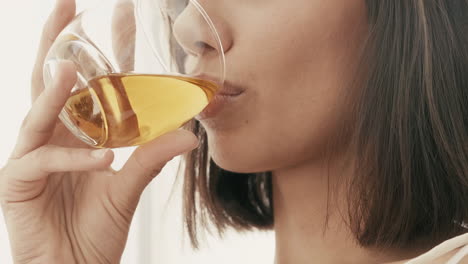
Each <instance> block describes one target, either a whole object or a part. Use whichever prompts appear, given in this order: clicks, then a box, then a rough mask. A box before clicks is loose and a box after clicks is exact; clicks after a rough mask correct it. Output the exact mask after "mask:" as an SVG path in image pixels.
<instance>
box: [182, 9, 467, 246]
mask: <svg viewBox="0 0 468 264" xmlns="http://www.w3.org/2000/svg"><path fill="white" fill-rule="evenodd" d="M366 4H367V11H368V30H369V31H368V39H367V40H366V42H365V43H363V51H364V52H363V55H362V60H361V64H360V65H361V66H360V67H359V70H360V71H362V74H361V75H359V76H365V77H364V79H363V80H361V81H360V82H359V87H358V89H355V91H356V92H355V95H354V96H353V98H354V100H350V101H349V103H350V105H349V109H351V110H352V118H351V119H352V120H349V122H347V124H349V126H348V127H347V130H348V132H349V131H350V132H351V135H352V137H350V142H347V144H349V146H354V147H355V148H354V149H355V151H356V157H358V158H359V160H358V164H357V167H356V171H355V174H353V175H354V177H353V179H352V180H351V181H350V182H349V184H347V187H348V193H349V195H348V196H349V219H350V223H349V225H350V228H351V230H352V231H353V233H354V234H355V237H356V239H357V241H359V243H360V244H361V245H363V246H385V247H406V246H410V245H412V244H413V243H415V242H417V241H441V240H444V239H448V238H450V237H451V236H453V235H456V234H458V233H460V232H462V231H461V230H462V225H463V223H466V221H467V220H468V1H467V0H366ZM185 128H187V129H190V130H191V131H193V132H194V133H196V134H197V135H198V136H199V139H200V141H201V146H200V147H199V148H198V149H196V150H194V151H192V152H191V153H188V154H186V155H185V156H184V159H183V161H184V162H183V168H185V173H184V185H183V188H184V214H185V218H186V221H185V223H186V229H187V231H188V234H189V236H190V238H191V241H192V244H193V246H194V247H198V245H199V240H198V238H197V237H198V235H199V233H200V232H199V231H200V228H202V229H204V228H207V226H208V225H207V224H208V222H211V223H213V224H214V226H215V227H216V229H217V231H219V233H220V234H222V233H223V231H224V230H225V229H226V228H227V227H234V228H236V229H237V230H250V229H269V228H272V226H273V223H274V219H273V201H272V176H271V172H264V173H252V174H239V173H234V172H230V171H226V170H223V169H222V168H220V167H218V166H217V165H216V164H215V163H214V162H213V161H212V159H211V158H210V157H209V155H208V149H207V148H208V147H207V136H206V133H205V131H204V129H203V127H202V126H201V125H200V123H199V122H198V121H196V120H193V121H191V122H190V123H188V124H187V125H186V126H185ZM337 133H347V132H346V131H338V132H337ZM341 143H342V142H340V144H341ZM337 144H338V141H337V142H335V144H331V145H330V148H333V146H337ZM332 152H333V149H332V150H331V151H330V153H332ZM465 232H466V231H465Z"/></svg>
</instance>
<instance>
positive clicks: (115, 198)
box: [0, 0, 198, 264]
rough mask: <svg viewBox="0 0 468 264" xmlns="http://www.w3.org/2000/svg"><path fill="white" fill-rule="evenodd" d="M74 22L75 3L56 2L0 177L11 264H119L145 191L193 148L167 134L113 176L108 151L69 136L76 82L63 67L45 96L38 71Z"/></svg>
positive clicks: (184, 134) (191, 140)
mask: <svg viewBox="0 0 468 264" xmlns="http://www.w3.org/2000/svg"><path fill="white" fill-rule="evenodd" d="M74 14H75V2H74V0H58V2H57V6H56V8H55V10H54V11H53V13H52V14H51V16H50V18H49V20H48V22H47V24H46V26H45V29H44V33H43V36H42V40H41V47H40V50H39V54H38V57H37V62H36V66H35V70H34V73H33V78H32V80H33V81H32V101H33V105H32V107H31V110H30V111H29V113H28V114H27V116H26V118H25V119H24V122H23V124H22V127H21V129H20V132H19V135H18V139H17V144H16V146H15V148H14V150H13V152H12V154H11V156H10V159H9V160H8V162H7V164H6V165H5V167H3V168H2V169H1V170H0V201H1V205H2V209H3V213H4V217H5V222H6V225H7V229H8V232H9V237H10V241H11V247H12V255H13V259H14V261H15V263H93V264H94V263H96V264H99V263H119V261H120V258H121V255H122V252H123V250H124V247H125V243H126V240H127V235H128V231H129V226H130V223H131V220H132V217H133V215H134V212H135V209H136V207H137V204H138V201H139V198H140V195H141V193H142V192H143V190H144V188H145V187H146V186H147V185H148V184H149V182H150V181H151V180H152V179H153V178H154V176H155V175H157V174H158V173H159V172H160V171H161V169H162V168H163V166H164V165H165V164H166V163H167V162H168V161H169V160H171V159H172V158H173V157H175V156H177V155H179V154H182V153H184V152H187V151H190V150H192V149H194V148H195V147H196V146H197V145H198V140H197V138H196V137H195V135H193V134H192V133H190V132H188V131H185V130H177V131H173V132H170V133H167V134H165V135H163V136H161V137H159V138H157V139H155V140H153V141H151V142H149V143H147V144H146V145H144V146H140V147H139V148H137V149H136V150H135V151H134V153H133V154H132V155H131V157H130V158H129V160H128V161H127V162H126V164H125V165H124V166H123V168H122V169H121V170H120V171H114V170H112V169H111V168H110V164H111V162H112V160H113V152H112V151H111V150H107V149H103V150H95V149H91V148H90V147H88V146H87V145H85V144H84V143H82V142H81V141H79V140H77V139H76V138H75V137H74V136H73V135H71V133H70V132H69V131H68V130H67V129H66V128H65V127H64V126H63V124H62V123H61V122H59V121H58V118H57V116H58V114H59V112H60V111H61V109H62V107H63V106H64V104H65V102H66V100H67V98H68V96H69V94H70V90H71V88H72V87H73V85H74V83H75V81H76V72H75V68H74V66H73V63H70V62H63V63H61V64H60V65H59V67H58V70H57V73H56V74H55V79H54V82H53V86H52V87H50V88H49V89H46V90H44V87H43V85H42V83H43V81H42V65H43V62H44V58H45V55H46V54H47V51H48V49H49V48H50V46H51V44H52V42H53V40H54V39H55V38H56V36H57V35H58V33H59V32H60V31H61V30H62V29H63V27H65V26H66V25H67V24H68V23H69V22H70V21H71V20H72V18H73V17H74ZM117 17H118V16H117ZM116 21H117V20H116ZM126 63H128V61H126Z"/></svg>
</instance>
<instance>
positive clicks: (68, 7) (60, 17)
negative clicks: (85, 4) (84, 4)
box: [31, 0, 76, 102]
mask: <svg viewBox="0 0 468 264" xmlns="http://www.w3.org/2000/svg"><path fill="white" fill-rule="evenodd" d="M75 11H76V5H75V0H57V2H56V5H55V9H54V10H53V11H52V13H51V14H50V16H49V18H48V19H47V22H46V24H45V25H44V28H43V32H42V37H41V41H40V44H39V49H38V53H37V58H36V64H35V66H34V70H33V74H32V79H31V82H32V83H31V97H32V98H31V99H32V101H33V102H34V101H35V100H36V98H37V97H38V96H39V94H40V93H41V91H42V90H43V89H44V84H43V82H44V80H43V77H42V69H43V64H44V59H45V57H46V56H47V52H48V51H49V49H50V46H52V43H53V42H54V41H55V39H56V38H57V35H58V34H59V33H60V32H61V31H62V29H63V28H64V27H65V26H66V25H68V23H70V21H71V20H72V19H73V17H74V16H75Z"/></svg>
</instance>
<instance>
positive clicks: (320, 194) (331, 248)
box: [272, 162, 419, 264]
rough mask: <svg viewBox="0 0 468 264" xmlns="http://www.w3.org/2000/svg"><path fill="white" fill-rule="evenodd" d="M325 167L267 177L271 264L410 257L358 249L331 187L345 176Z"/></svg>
mask: <svg viewBox="0 0 468 264" xmlns="http://www.w3.org/2000/svg"><path fill="white" fill-rule="evenodd" d="M330 164H337V163H336V162H330ZM325 165H326V164H322V165H320V164H319V162H317V163H312V162H311V163H306V164H303V165H301V166H296V167H291V168H287V169H282V170H277V171H274V172H273V173H272V174H273V204H274V219H275V234H276V256H275V259H276V264H285V263H324V264H326V263H361V264H363V263H385V262H393V261H397V260H402V259H406V258H409V257H413V256H416V255H414V254H415V252H414V251H413V252H412V253H409V252H404V251H397V250H395V251H392V252H388V251H386V252H384V251H381V250H375V249H369V248H363V247H361V246H359V245H358V243H357V242H356V240H355V239H354V235H353V234H352V232H351V230H350V229H349V227H348V226H347V224H346V222H347V221H346V219H347V218H346V217H347V215H348V212H347V205H346V203H345V202H344V201H345V199H346V192H345V191H344V189H343V190H342V191H338V190H337V189H334V187H333V186H335V185H336V182H337V180H340V179H339V177H338V176H340V175H346V172H347V171H348V172H349V171H350V170H340V169H339V168H337V167H330V168H327V166H325ZM327 174H328V175H329V177H327ZM340 177H341V180H343V177H342V176H340ZM335 194H336V195H335ZM417 253H418V254H419V252H417Z"/></svg>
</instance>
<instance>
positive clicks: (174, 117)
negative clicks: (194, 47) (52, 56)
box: [64, 74, 217, 148]
mask: <svg viewBox="0 0 468 264" xmlns="http://www.w3.org/2000/svg"><path fill="white" fill-rule="evenodd" d="M216 90H217V86H216V84H214V83H212V82H210V81H206V80H201V79H195V78H188V77H181V76H171V75H143V74H111V75H105V76H100V77H97V78H94V79H92V80H91V81H89V82H88V87H87V88H86V89H82V90H79V91H76V92H74V93H72V95H71V96H70V98H69V99H68V101H67V103H66V105H65V108H64V109H65V112H66V113H67V115H68V119H69V123H71V125H72V126H73V127H75V128H77V129H78V131H80V132H81V133H80V134H82V135H84V137H85V138H86V139H85V141H87V142H88V143H89V144H91V145H93V146H95V147H100V148H104V147H105V148H116V147H125V146H135V145H140V144H143V143H146V142H148V141H150V140H152V139H154V138H156V137H158V136H160V135H162V134H164V133H167V132H169V131H172V130H175V129H177V128H179V127H181V126H182V125H183V124H185V123H186V122H187V121H189V120H190V119H192V118H193V117H194V116H195V115H197V114H198V113H199V112H201V111H202V110H203V108H205V106H206V105H207V104H208V103H209V102H210V100H211V99H212V97H213V96H214V93H215V92H216ZM69 125H70V124H69ZM80 137H81V138H83V136H80Z"/></svg>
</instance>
